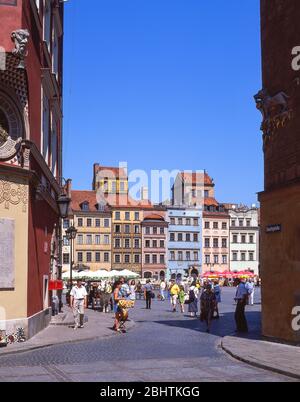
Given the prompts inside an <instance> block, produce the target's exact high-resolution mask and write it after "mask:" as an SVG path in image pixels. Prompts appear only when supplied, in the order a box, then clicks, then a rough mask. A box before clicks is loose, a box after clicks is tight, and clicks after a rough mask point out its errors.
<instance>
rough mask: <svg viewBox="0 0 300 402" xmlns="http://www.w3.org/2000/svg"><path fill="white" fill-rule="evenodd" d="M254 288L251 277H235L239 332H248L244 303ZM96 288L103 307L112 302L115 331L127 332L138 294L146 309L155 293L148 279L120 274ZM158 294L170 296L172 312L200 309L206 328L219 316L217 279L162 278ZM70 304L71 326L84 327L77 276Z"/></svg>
mask: <svg viewBox="0 0 300 402" xmlns="http://www.w3.org/2000/svg"><path fill="white" fill-rule="evenodd" d="M254 291H255V284H254V281H253V280H245V279H241V280H239V281H238V283H237V290H236V295H235V301H236V311H235V321H236V327H237V331H238V332H248V325H247V320H246V316H245V307H246V305H247V304H251V305H253V304H254ZM97 292H100V295H101V294H102V295H103V297H104V301H105V302H104V304H103V306H104V310H103V311H105V312H109V308H108V305H109V304H110V305H111V309H110V311H113V312H114V314H115V321H114V326H113V329H114V330H115V331H117V332H126V329H125V325H124V323H125V321H126V320H127V319H128V308H132V307H134V304H135V301H136V298H137V295H141V294H143V295H144V299H145V301H146V309H147V310H150V309H151V305H152V300H153V299H154V298H155V297H156V296H155V293H154V286H153V284H152V283H151V280H150V279H148V280H147V281H146V284H145V285H144V286H142V285H141V284H140V282H138V283H136V282H135V281H134V280H133V281H129V282H127V281H126V279H125V278H123V277H121V278H120V279H119V280H117V281H116V282H115V283H114V284H112V283H110V282H103V283H102V282H101V283H100V285H99V286H98V289H97ZM105 296H106V297H105ZM158 298H159V299H160V300H162V301H165V300H166V299H167V298H168V299H170V302H171V308H172V311H173V312H176V311H177V308H179V311H180V312H181V313H185V307H186V306H187V312H188V313H189V315H190V317H197V313H198V312H199V310H200V320H201V321H202V322H206V325H207V332H210V329H211V323H212V320H213V319H219V317H220V314H219V303H221V287H220V285H219V282H218V281H206V282H202V283H200V281H199V280H197V279H190V280H189V281H187V282H186V283H183V282H177V281H175V280H171V281H170V282H169V283H167V282H166V281H164V280H162V281H161V282H160V291H159V295H158ZM70 306H71V307H72V308H73V313H74V319H75V327H74V328H75V329H77V328H83V327H84V309H85V308H87V306H88V293H87V290H86V288H85V286H84V285H83V283H82V282H81V281H80V280H79V281H78V282H77V285H76V286H74V287H73V288H72V289H71V292H70Z"/></svg>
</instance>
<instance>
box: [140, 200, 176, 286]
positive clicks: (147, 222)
mask: <svg viewBox="0 0 300 402" xmlns="http://www.w3.org/2000/svg"><path fill="white" fill-rule="evenodd" d="M141 226H142V243H143V250H142V254H143V259H142V277H143V278H145V279H154V280H161V279H165V278H166V277H167V240H168V226H169V224H168V222H167V211H166V209H165V208H164V207H158V206H157V207H155V206H154V207H153V208H152V210H151V211H150V210H148V211H144V218H143V221H142V225H141Z"/></svg>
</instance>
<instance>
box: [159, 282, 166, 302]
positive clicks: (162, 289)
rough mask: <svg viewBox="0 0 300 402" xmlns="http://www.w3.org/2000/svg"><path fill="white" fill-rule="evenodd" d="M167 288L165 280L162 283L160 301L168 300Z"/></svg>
mask: <svg viewBox="0 0 300 402" xmlns="http://www.w3.org/2000/svg"><path fill="white" fill-rule="evenodd" d="M166 286H167V285H166V282H165V281H164V280H162V281H161V282H160V299H161V301H165V300H166V296H165V291H166Z"/></svg>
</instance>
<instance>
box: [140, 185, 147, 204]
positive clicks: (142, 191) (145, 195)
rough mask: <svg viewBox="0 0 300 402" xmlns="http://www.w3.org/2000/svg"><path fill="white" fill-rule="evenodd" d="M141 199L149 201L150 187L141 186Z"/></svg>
mask: <svg viewBox="0 0 300 402" xmlns="http://www.w3.org/2000/svg"><path fill="white" fill-rule="evenodd" d="M141 200H142V201H148V200H149V189H148V187H142V188H141Z"/></svg>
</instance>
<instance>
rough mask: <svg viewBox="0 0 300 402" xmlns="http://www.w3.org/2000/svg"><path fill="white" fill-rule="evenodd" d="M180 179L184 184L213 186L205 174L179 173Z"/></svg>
mask: <svg viewBox="0 0 300 402" xmlns="http://www.w3.org/2000/svg"><path fill="white" fill-rule="evenodd" d="M181 177H182V179H183V180H184V181H185V182H186V183H191V184H206V185H214V183H213V180H212V179H211V177H210V176H209V175H208V174H207V173H205V172H203V173H202V172H198V173H197V172H193V173H187V172H181Z"/></svg>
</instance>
